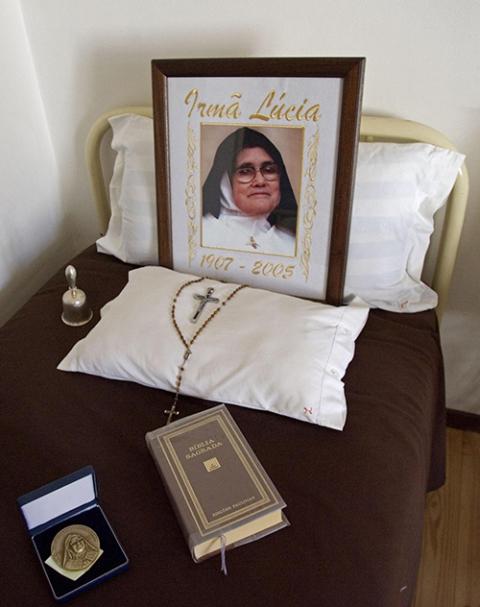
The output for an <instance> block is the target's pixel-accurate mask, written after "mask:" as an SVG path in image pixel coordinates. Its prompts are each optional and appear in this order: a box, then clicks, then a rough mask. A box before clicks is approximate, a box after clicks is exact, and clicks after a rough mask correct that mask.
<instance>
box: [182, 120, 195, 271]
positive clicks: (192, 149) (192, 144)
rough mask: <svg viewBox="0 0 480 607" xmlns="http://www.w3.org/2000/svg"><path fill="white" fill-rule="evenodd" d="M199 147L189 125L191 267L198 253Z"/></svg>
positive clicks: (187, 194)
mask: <svg viewBox="0 0 480 607" xmlns="http://www.w3.org/2000/svg"><path fill="white" fill-rule="evenodd" d="M197 148H198V145H197V141H196V137H195V131H194V129H192V127H191V126H190V123H188V125H187V179H186V183H185V209H186V211H187V234H188V265H191V263H192V261H193V260H194V258H195V255H196V253H197V223H196V217H197V211H196V204H195V203H196V198H197V186H196V178H195V174H196V169H197V164H196V161H195V154H196V151H197Z"/></svg>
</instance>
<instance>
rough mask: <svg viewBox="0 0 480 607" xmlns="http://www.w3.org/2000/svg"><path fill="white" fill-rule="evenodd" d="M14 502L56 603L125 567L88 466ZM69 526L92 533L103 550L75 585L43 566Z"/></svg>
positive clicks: (118, 543)
mask: <svg viewBox="0 0 480 607" xmlns="http://www.w3.org/2000/svg"><path fill="white" fill-rule="evenodd" d="M17 502H18V505H19V507H20V510H21V512H22V515H23V518H24V519H25V523H26V526H27V529H28V532H29V534H30V538H31V540H32V542H33V545H34V548H35V551H36V553H37V556H38V558H39V560H40V564H41V566H42V569H43V571H44V573H45V576H46V578H47V580H48V583H49V585H50V588H51V590H52V593H53V596H54V597H55V598H56V599H57V600H58V601H62V602H63V601H67V600H68V599H70V598H72V597H73V596H75V595H76V594H78V593H80V592H83V591H84V590H87V589H88V588H91V587H92V586H94V585H96V584H99V583H100V582H103V581H105V580H106V579H108V578H109V577H111V576H113V575H116V574H118V573H120V572H121V571H124V570H125V569H126V568H127V567H128V563H129V561H128V557H127V555H126V554H125V551H124V549H123V548H122V546H121V544H120V542H119V540H118V538H117V536H116V534H115V532H114V530H113V529H112V527H111V525H110V523H109V522H108V519H107V517H106V516H105V514H104V512H103V510H102V508H101V507H100V504H99V503H98V493H97V480H96V476H95V471H94V469H93V467H92V466H85V467H84V468H81V469H80V470H77V471H76V472H73V473H72V474H69V475H68V476H65V477H63V478H60V479H58V480H56V481H53V482H51V483H48V484H47V485H44V486H43V487H40V488H39V489H36V490H35V491H31V492H29V493H26V494H25V495H22V496H21V497H19V498H18V500H17ZM69 525H86V526H87V527H90V528H91V529H93V530H94V531H95V533H96V534H97V535H98V537H99V539H100V547H101V549H102V550H103V554H102V555H101V556H100V558H98V560H97V561H96V562H95V563H94V564H93V565H92V567H91V568H90V569H88V571H86V572H85V573H84V574H83V575H82V576H81V577H80V578H79V579H77V580H76V581H73V580H70V579H69V578H66V577H65V576H63V575H61V574H60V573H58V572H57V571H55V570H54V569H52V567H50V566H49V565H47V564H46V562H45V561H46V560H47V559H48V558H49V556H50V553H51V543H52V540H53V538H54V537H55V535H56V534H57V533H58V532H59V531H60V530H61V529H63V528H64V527H67V526H69Z"/></svg>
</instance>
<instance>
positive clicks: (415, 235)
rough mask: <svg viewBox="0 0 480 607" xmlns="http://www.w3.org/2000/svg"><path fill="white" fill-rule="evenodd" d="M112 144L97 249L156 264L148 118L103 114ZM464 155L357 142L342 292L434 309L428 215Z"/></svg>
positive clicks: (388, 304)
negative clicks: (427, 278)
mask: <svg viewBox="0 0 480 607" xmlns="http://www.w3.org/2000/svg"><path fill="white" fill-rule="evenodd" d="M110 124H111V126H112V129H113V144H112V146H113V148H114V150H116V151H117V158H116V162H115V168H114V173H113V177H112V181H111V185H110V188H111V205H112V218H111V220H110V224H109V227H108V231H107V234H106V235H105V236H104V237H103V238H100V240H98V241H97V249H98V251H100V252H102V253H109V254H111V255H114V256H116V257H118V258H120V259H121V260H122V261H126V262H130V263H135V264H139V265H143V264H156V263H158V254H157V251H158V243H157V221H156V201H155V174H154V160H153V158H154V151H153V121H152V119H151V118H146V117H143V116H134V115H130V114H124V115H122V116H117V117H115V118H112V119H110ZM464 158H465V157H464V156H463V155H462V154H459V153H457V152H454V151H452V150H446V149H444V148H439V147H436V146H432V145H427V144H421V143H412V144H396V143H363V142H362V143H360V145H359V153H358V161H357V174H356V185H355V193H354V199H353V208H352V220H351V230H350V247H349V255H348V260H347V272H346V279H345V296H346V297H349V296H352V295H357V296H359V297H361V298H362V299H363V300H364V301H366V302H367V303H368V304H369V305H370V306H371V307H379V308H383V309H386V310H392V311H395V312H416V311H420V310H426V309H430V308H434V307H435V306H436V304H437V295H436V294H435V293H434V292H433V291H432V290H431V289H430V288H429V287H428V286H427V285H425V284H424V283H422V282H421V279H420V277H421V273H422V269H423V264H424V261H425V255H426V252H427V249H428V245H429V241H430V235H431V233H432V231H433V216H434V214H435V212H436V211H437V210H438V209H439V208H440V207H441V206H442V205H443V204H444V203H445V201H446V199H447V197H448V195H449V193H450V191H451V189H452V187H453V185H454V183H455V179H456V177H457V174H458V171H459V169H460V167H461V165H462V163H463V160H464Z"/></svg>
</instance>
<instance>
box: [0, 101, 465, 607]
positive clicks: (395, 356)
mask: <svg viewBox="0 0 480 607" xmlns="http://www.w3.org/2000/svg"><path fill="white" fill-rule="evenodd" d="M127 111H128V112H131V111H135V112H137V113H139V114H140V115H149V113H150V110H149V109H148V108H122V109H121V110H117V111H115V114H118V113H125V112H127ZM112 114H113V113H112ZM110 115H111V114H110V113H109V114H107V115H104V116H103V117H102V118H101V120H100V121H99V122H97V124H96V125H95V127H94V129H93V130H92V133H91V135H90V138H89V143H88V148H89V150H90V152H91V151H92V149H94V154H93V159H94V160H91V159H92V155H91V153H90V154H89V158H90V160H89V162H94V161H95V159H98V156H99V154H100V152H99V147H98V144H99V141H100V139H101V138H102V137H103V134H104V132H105V131H106V130H107V128H108V122H107V119H108V117H109V116H110ZM362 138H363V139H364V140H366V141H371V140H383V141H402V142H406V141H413V140H416V141H430V142H432V143H434V144H435V145H438V146H443V147H452V146H451V144H450V143H449V142H448V141H447V140H446V139H445V138H444V137H443V136H442V135H441V134H439V133H437V132H436V131H433V130H431V129H429V128H427V127H423V126H421V125H416V124H414V123H409V122H406V121H401V120H392V119H386V118H377V117H364V118H363V120H362ZM95 167H96V168H94V169H93V170H92V179H93V181H94V182H98V181H99V168H98V165H97V164H95ZM103 190H104V188H103V186H102V191H103ZM466 192H467V176H466V173H465V170H463V171H462V172H461V174H459V176H458V178H457V181H456V184H455V188H454V190H453V193H452V195H451V196H450V200H449V204H448V207H447V212H446V216H445V220H444V224H443V229H442V230H441V232H442V234H441V239H440V240H441V242H440V244H438V245H434V246H433V247H431V249H433V255H434V258H435V259H433V258H430V259H429V260H428V261H427V264H426V265H427V266H428V267H427V271H428V272H430V275H431V276H433V279H432V286H433V288H434V289H435V290H436V291H437V292H438V294H439V303H438V306H437V310H436V311H435V310H432V309H429V310H424V311H420V312H413V313H398V312H392V311H388V310H382V309H372V310H371V311H370V313H369V317H368V321H367V323H366V325H365V327H364V329H363V331H362V332H361V334H360V336H359V337H358V339H357V340H356V344H355V356H354V358H353V360H352V361H351V363H350V364H349V365H348V369H347V372H346V375H345V377H344V382H345V396H346V400H347V403H348V418H347V423H346V425H345V427H344V429H343V431H341V432H338V431H335V430H332V429H329V428H325V427H321V426H316V425H312V424H307V423H303V422H301V421H298V420H296V419H292V418H288V417H285V416H281V415H275V414H271V413H265V412H264V411H258V410H252V409H248V408H243V407H238V406H229V411H230V413H231V414H232V416H233V417H234V419H235V421H236V422H237V423H238V425H239V427H240V428H241V430H242V432H243V433H244V434H245V436H246V437H247V439H248V441H249V443H250V445H251V446H252V448H253V449H254V451H255V453H256V455H257V456H258V458H259V460H260V461H261V462H262V464H263V466H264V467H265V469H266V470H267V471H268V474H269V475H270V477H271V478H272V479H273V480H274V482H275V485H276V486H277V488H278V490H279V492H280V493H281V495H282V497H283V498H284V500H285V502H286V503H287V510H286V513H287V516H288V518H289V520H290V523H291V525H290V527H288V529H286V530H282V531H280V532H278V533H275V534H272V535H270V536H269V537H267V538H264V539H262V540H261V541H257V542H254V543H252V544H249V545H247V546H243V547H239V548H237V549H235V550H232V551H229V552H228V571H229V575H228V576H227V577H225V576H224V575H222V574H221V573H220V563H219V560H218V559H217V558H211V559H209V560H207V561H205V562H202V563H200V564H195V563H194V562H193V561H192V559H191V558H190V555H189V553H188V549H187V547H186V544H185V541H184V539H183V537H182V534H181V531H180V528H179V526H178V524H177V521H176V518H175V515H174V512H173V510H172V508H171V506H170V504H169V501H168V497H167V495H166V493H165V491H164V489H163V486H162V484H161V481H160V478H159V476H158V474H157V471H156V469H155V466H154V464H153V461H152V459H151V457H150V455H149V454H148V451H147V449H146V446H145V433H146V432H148V431H150V430H153V429H155V428H157V427H159V426H160V425H162V424H163V423H164V415H163V411H164V409H165V408H167V407H169V406H170V403H171V398H172V395H171V393H169V392H166V391H162V390H157V389H153V388H149V387H145V386H142V385H140V384H138V383H134V382H129V381H124V382H119V381H112V380H109V379H105V378H102V377H96V376H92V375H86V374H81V373H62V372H60V371H58V370H57V368H56V367H57V365H58V363H59V362H60V360H62V358H63V357H64V356H65V355H66V354H67V352H69V350H70V349H71V348H72V347H73V345H74V344H75V343H76V342H77V341H78V340H79V339H81V338H83V337H84V336H86V335H87V334H88V333H89V331H90V330H91V328H92V326H94V325H95V324H96V323H98V322H99V319H100V315H99V310H100V309H101V308H102V306H103V305H104V304H105V303H107V302H109V301H110V300H112V299H113V298H114V297H116V296H117V295H118V294H119V293H120V292H121V290H122V289H123V287H124V286H125V284H126V282H127V279H128V272H129V271H130V270H132V269H134V268H135V265H133V264H130V263H125V262H123V261H120V260H119V259H117V258H115V257H113V256H110V255H105V254H101V253H98V252H97V250H96V247H95V245H92V246H91V247H89V248H88V249H87V250H86V251H84V252H83V253H82V254H80V255H79V256H77V257H76V258H75V259H73V260H71V261H72V263H73V265H74V266H75V267H76V269H77V271H78V275H79V285H80V287H81V288H82V289H83V290H84V291H85V292H86V293H87V294H88V298H89V302H90V305H91V307H92V309H93V311H94V318H93V321H92V322H91V323H90V324H87V325H85V326H82V327H78V328H72V327H69V326H66V325H65V324H63V323H62V322H61V320H60V313H61V295H62V293H63V292H64V291H65V287H66V283H65V276H64V268H61V269H60V270H59V271H58V272H57V273H56V274H55V276H53V277H52V278H51V280H49V282H48V283H47V284H46V285H45V286H44V287H43V288H42V289H40V290H39V291H38V293H36V295H35V296H34V297H33V298H32V299H31V300H30V301H29V302H28V303H27V304H26V305H25V306H24V307H23V308H22V309H21V310H20V311H19V312H18V313H17V314H16V315H15V316H14V317H13V318H12V319H11V320H10V321H9V322H7V323H6V325H5V326H3V327H2V329H1V331H0V352H1V354H0V360H1V363H0V364H1V381H0V404H1V414H0V415H1V428H2V445H3V448H2V455H3V457H2V473H1V474H2V478H1V480H2V486H3V499H2V501H1V520H2V536H3V537H2V539H3V541H2V546H3V549H2V551H1V557H0V558H1V571H2V578H3V584H2V605H5V606H10V605H12V606H13V605H24V606H28V605H50V604H53V603H54V600H53V598H52V596H51V594H50V590H49V588H48V585H47V584H46V582H45V579H44V575H43V572H42V570H41V568H40V566H39V563H38V562H37V557H36V555H35V553H34V551H33V550H32V546H31V542H30V540H29V537H28V534H27V533H26V532H25V525H24V521H23V520H22V517H21V516H20V514H19V511H18V508H17V504H16V500H17V498H18V496H20V495H22V494H24V493H26V492H28V491H30V490H32V489H35V488H37V487H39V486H41V485H43V484H45V483H47V482H49V481H52V480H54V479H56V478H59V477H62V476H64V475H66V474H68V473H70V472H72V471H74V470H77V469H80V468H82V467H83V466H85V465H92V466H93V467H94V469H95V472H96V476H97V481H98V486H99V496H100V502H101V504H102V506H103V508H104V510H105V511H106V513H107V514H108V518H109V520H110V522H111V524H112V525H113V527H114V528H115V530H116V532H117V534H118V537H119V539H120V541H121V543H122V545H123V547H124V549H125V551H126V553H127V554H128V557H129V559H130V567H129V569H128V571H126V572H124V573H122V574H121V575H119V576H118V577H116V578H115V579H112V580H109V581H106V582H105V583H103V584H101V585H99V586H98V587H96V588H95V589H91V590H89V591H88V592H85V593H82V594H81V595H79V596H78V597H77V598H75V600H74V604H76V605H79V606H80V605H88V606H89V607H94V606H96V605H98V606H100V605H101V606H102V607H107V606H110V605H112V606H113V605H122V606H129V605H132V606H133V605H153V604H161V605H169V606H171V607H184V606H185V605H193V604H195V605H204V604H205V605H207V604H208V605H218V606H219V605H230V606H231V607H237V606H238V607H240V606H242V607H244V606H247V605H248V606H249V607H260V606H263V605H272V604H276V605H285V606H292V605H300V606H306V605H310V604H316V605H322V606H323V605H324V606H325V607H327V606H328V607H345V606H347V605H348V606H349V607H350V606H359V607H397V606H405V607H406V606H408V605H411V603H412V600H413V597H414V593H415V583H416V576H417V569H418V565H419V560H420V552H421V542H422V526H423V511H424V504H425V496H426V493H427V492H429V491H433V490H435V489H437V488H439V487H440V486H441V485H442V484H443V482H444V478H445V401H444V385H443V363H442V351H441V344H440V335H439V327H438V318H439V317H441V313H442V312H443V310H444V307H445V302H446V298H447V294H448V287H449V283H450V277H451V273H452V269H453V263H454V259H455V253H456V247H457V246H458V239H459V236H460V231H461V224H462V221H463V211H464V206H465V201H466ZM102 196H103V199H104V198H105V194H104V193H103V194H101V195H100V198H102ZM102 204H103V206H102ZM100 208H101V209H102V211H101V213H103V215H102V216H101V217H102V221H103V222H104V225H106V222H107V220H108V205H107V206H105V202H103V203H102V201H100ZM215 404H216V403H215V402H212V401H209V400H204V399H200V398H192V397H187V396H185V397H182V409H183V414H184V415H186V414H191V413H192V414H193V413H196V412H199V411H201V410H203V409H205V408H207V407H211V406H213V405H215Z"/></svg>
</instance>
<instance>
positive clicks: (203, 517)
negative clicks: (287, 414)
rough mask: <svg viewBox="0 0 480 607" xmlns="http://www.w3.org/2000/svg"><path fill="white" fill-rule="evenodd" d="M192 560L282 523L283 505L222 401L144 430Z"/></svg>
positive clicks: (269, 530)
mask: <svg viewBox="0 0 480 607" xmlns="http://www.w3.org/2000/svg"><path fill="white" fill-rule="evenodd" d="M145 438H146V442H147V446H148V448H149V450H150V452H151V454H152V457H153V459H154V461H155V464H156V466H157V469H158V471H159V473H160V476H161V477H162V480H163V482H164V485H165V488H166V490H167V493H168V495H169V497H170V500H171V503H172V506H173V508H174V510H175V513H176V515H177V517H178V520H179V523H180V526H181V528H182V530H183V533H184V535H185V538H186V540H187V543H188V546H189V548H190V552H191V554H192V557H193V559H194V561H199V560H202V559H204V558H207V557H209V556H212V555H213V554H216V553H218V552H219V551H220V549H221V545H222V536H223V541H224V545H225V546H226V548H227V549H228V548H233V547H235V546H238V545H240V544H244V543H247V542H250V541H254V540H256V539H259V538H260V537H263V536H265V535H267V534H269V533H273V532H274V531H277V530H278V529H281V528H282V527H285V526H287V525H288V524H289V523H288V520H287V518H286V517H285V515H284V513H283V512H282V510H283V509H284V508H285V506H286V504H285V502H284V501H283V499H282V498H281V497H280V494H279V493H278V491H277V489H276V488H275V486H274V484H273V483H272V481H271V480H270V478H269V477H268V475H267V473H266V472H265V470H264V469H263V467H262V465H261V464H260V462H259V461H258V459H257V457H256V455H255V454H254V452H253V451H252V449H251V447H250V446H249V444H248V442H247V441H246V439H245V437H244V436H243V434H242V433H241V431H240V429H239V427H238V426H237V424H236V423H235V421H234V419H233V418H232V416H231V415H230V413H229V412H228V409H227V408H226V406H225V405H219V406H217V407H213V408H211V409H207V410H206V411H202V412H201V413H197V414H195V415H191V416H189V417H186V418H183V419H180V420H178V421H176V422H173V423H172V424H169V425H168V426H163V427H161V428H158V429H157V430H154V431H152V432H148V433H147V434H146V437H145Z"/></svg>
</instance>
